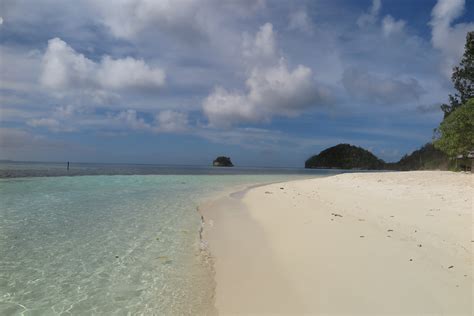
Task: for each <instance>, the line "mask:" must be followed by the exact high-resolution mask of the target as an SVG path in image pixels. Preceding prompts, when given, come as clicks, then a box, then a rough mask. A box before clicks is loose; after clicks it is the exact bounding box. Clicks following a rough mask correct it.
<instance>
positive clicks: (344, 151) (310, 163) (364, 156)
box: [305, 144, 385, 169]
mask: <svg viewBox="0 0 474 316" xmlns="http://www.w3.org/2000/svg"><path fill="white" fill-rule="evenodd" d="M384 165H385V163H384V161H383V160H381V159H378V158H377V157H376V156H375V155H374V154H372V153H371V152H370V151H368V150H365V149H363V148H360V147H356V146H352V145H349V144H339V145H336V146H334V147H331V148H328V149H325V150H323V151H322V152H320V153H319V155H315V156H312V157H311V158H309V159H308V160H306V162H305V168H338V169H383V168H384Z"/></svg>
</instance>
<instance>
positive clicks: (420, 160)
mask: <svg viewBox="0 0 474 316" xmlns="http://www.w3.org/2000/svg"><path fill="white" fill-rule="evenodd" d="M386 168H387V169H391V170H403V171H406V170H434V169H441V170H447V169H449V168H450V160H449V157H448V156H447V155H446V154H445V153H444V152H442V151H441V150H439V149H437V148H435V146H434V145H433V144H431V143H428V144H425V145H423V146H422V147H421V148H420V149H418V150H415V151H414V152H412V153H411V154H410V155H405V156H403V157H402V159H400V161H398V162H396V163H388V164H387V165H386Z"/></svg>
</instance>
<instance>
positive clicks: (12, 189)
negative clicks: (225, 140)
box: [0, 162, 337, 315]
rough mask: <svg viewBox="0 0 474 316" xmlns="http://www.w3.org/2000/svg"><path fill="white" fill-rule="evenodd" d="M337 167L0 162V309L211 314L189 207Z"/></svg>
mask: <svg viewBox="0 0 474 316" xmlns="http://www.w3.org/2000/svg"><path fill="white" fill-rule="evenodd" d="M335 172H337V171H328V170H305V169H271V168H268V169H267V168H266V169H262V168H212V167H193V166H181V167H177V166H157V165H125V164H120V165H112V164H111V165H106V164H71V168H70V170H69V171H68V170H66V166H65V164H63V163H61V164H55V163H13V162H2V163H0V178H1V179H0V315H56V314H58V315H84V314H85V315H91V314H95V315H110V314H118V315H127V314H130V315H138V314H148V315H149V314H154V315H196V314H212V313H213V312H214V310H213V294H214V283H213V282H214V281H213V275H212V266H211V264H210V261H209V254H208V253H207V252H206V251H205V247H203V243H202V241H201V240H200V238H199V230H200V227H201V217H200V214H199V213H198V212H197V207H198V205H199V204H200V203H201V202H202V201H204V200H206V199H209V198H211V197H212V196H213V195H216V194H218V193H219V192H224V191H228V190H231V189H233V188H237V187H240V188H243V187H245V186H247V185H254V184H259V183H270V182H278V181H286V180H291V179H301V178H309V177H317V176H325V175H330V174H334V173H335Z"/></svg>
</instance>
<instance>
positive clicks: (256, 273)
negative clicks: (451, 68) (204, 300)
mask: <svg viewBox="0 0 474 316" xmlns="http://www.w3.org/2000/svg"><path fill="white" fill-rule="evenodd" d="M473 179H474V177H473V175H472V174H471V175H469V174H459V173H451V172H438V171H422V172H419V171H418V172H380V173H379V172H373V173H348V174H342V175H335V176H329V177H322V178H315V179H305V180H291V181H286V182H278V183H272V184H266V185H258V186H257V187H247V188H246V189H244V190H239V191H237V192H236V191H233V192H232V193H229V192H226V194H225V195H220V196H218V197H217V198H215V199H213V200H212V201H208V202H206V203H202V204H201V205H199V208H198V211H199V213H200V215H201V216H202V218H203V221H204V222H203V224H202V239H203V240H204V242H205V243H207V247H208V250H209V252H210V256H211V258H212V268H213V270H214V271H213V275H214V277H215V280H214V282H215V286H216V291H215V293H214V300H215V306H214V307H215V309H216V310H217V311H218V312H219V313H221V314H263V313H266V314H268V313H280V314H304V313H312V314H314V313H330V314H331V313H332V314H336V313H339V314H341V313H343V314H344V313H345V314H347V313H350V314H354V313H355V314H357V313H359V314H367V313H378V314H384V313H385V314H390V313H391V314H394V313H395V314H396V313H398V314H400V313H401V314H406V313H412V314H413V313H428V314H443V313H448V314H450V313H451V314H452V313H457V314H461V315H464V314H466V315H468V314H471V312H472V306H471V301H472V299H473V295H472V285H473V282H472V274H473V273H472V268H471V267H472V242H471V240H472V239H474V238H473V237H472V197H471V196H472V194H471V193H473V192H474V184H473ZM281 188H283V189H281ZM232 194H233V196H232ZM468 194H471V195H468ZM469 203H470V204H469ZM469 206H471V207H469ZM467 235H469V237H467ZM467 239H469V240H467ZM381 311H383V312H382V313H381Z"/></svg>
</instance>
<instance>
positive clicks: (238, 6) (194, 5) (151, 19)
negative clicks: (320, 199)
mask: <svg viewBox="0 0 474 316" xmlns="http://www.w3.org/2000/svg"><path fill="white" fill-rule="evenodd" d="M117 2H118V3H117ZM93 5H95V6H96V7H98V8H99V10H100V12H101V16H102V22H103V23H104V24H105V25H106V26H107V27H108V28H109V29H110V30H111V32H112V33H113V34H114V35H115V36H117V37H120V38H125V39H134V38H135V37H136V36H137V35H138V34H140V33H145V32H150V31H153V32H156V31H158V32H166V33H170V34H173V36H175V37H177V38H180V39H183V40H186V41H193V40H196V38H199V39H202V38H211V37H212V36H213V33H214V31H215V30H217V29H218V28H219V25H221V17H222V16H223V15H226V13H231V16H232V15H233V16H236V15H237V16H248V15H250V14H252V13H253V12H255V11H256V10H259V9H260V8H263V7H265V1H264V0H245V1H235V0H156V1H149V0H109V1H106V0H104V1H96V2H93ZM224 22H225V21H224Z"/></svg>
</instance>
